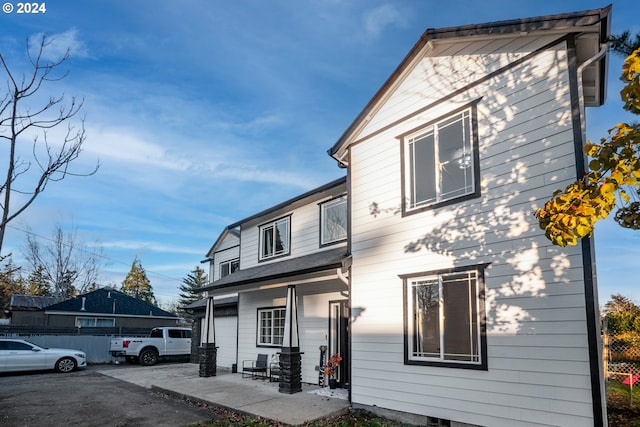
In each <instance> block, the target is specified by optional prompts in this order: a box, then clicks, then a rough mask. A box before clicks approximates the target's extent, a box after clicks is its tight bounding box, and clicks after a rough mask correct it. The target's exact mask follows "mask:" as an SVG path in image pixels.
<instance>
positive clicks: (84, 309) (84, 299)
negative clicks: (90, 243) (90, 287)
mask: <svg viewBox="0 0 640 427" xmlns="http://www.w3.org/2000/svg"><path fill="white" fill-rule="evenodd" d="M86 302H87V297H82V307H80V311H87V309H86V308H84V305H85V304H86Z"/></svg>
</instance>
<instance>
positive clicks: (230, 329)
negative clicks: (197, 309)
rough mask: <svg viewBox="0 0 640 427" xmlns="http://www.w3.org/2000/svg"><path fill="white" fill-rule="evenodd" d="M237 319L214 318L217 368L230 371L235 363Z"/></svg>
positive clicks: (233, 317)
mask: <svg viewBox="0 0 640 427" xmlns="http://www.w3.org/2000/svg"><path fill="white" fill-rule="evenodd" d="M237 333H238V318H237V317H235V316H232V317H216V347H218V366H222V367H226V368H229V369H231V365H233V364H234V363H236V354H237V351H236V350H237V344H238V340H237V338H236V337H237Z"/></svg>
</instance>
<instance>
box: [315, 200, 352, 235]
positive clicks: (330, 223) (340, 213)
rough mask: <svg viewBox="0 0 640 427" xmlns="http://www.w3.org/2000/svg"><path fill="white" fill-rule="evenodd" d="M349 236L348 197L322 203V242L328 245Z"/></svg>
mask: <svg viewBox="0 0 640 427" xmlns="http://www.w3.org/2000/svg"><path fill="white" fill-rule="evenodd" d="M346 238H347V197H346V196H342V197H338V198H336V199H332V200H329V201H328V202H325V203H322V204H321V205H320V244H321V245H328V244H330V243H336V242H340V241H343V240H345V239H346Z"/></svg>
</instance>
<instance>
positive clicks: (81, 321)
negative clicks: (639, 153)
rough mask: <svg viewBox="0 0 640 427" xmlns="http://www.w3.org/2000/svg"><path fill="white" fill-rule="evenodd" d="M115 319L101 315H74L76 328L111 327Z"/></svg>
mask: <svg viewBox="0 0 640 427" xmlns="http://www.w3.org/2000/svg"><path fill="white" fill-rule="evenodd" d="M115 324H116V321H115V319H109V318H101V317H76V327H78V328H113V327H114V326H115Z"/></svg>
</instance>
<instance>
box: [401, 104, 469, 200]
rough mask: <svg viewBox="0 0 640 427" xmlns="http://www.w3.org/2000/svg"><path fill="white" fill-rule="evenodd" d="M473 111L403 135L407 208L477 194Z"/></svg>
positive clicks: (463, 112) (464, 111)
mask: <svg viewBox="0 0 640 427" xmlns="http://www.w3.org/2000/svg"><path fill="white" fill-rule="evenodd" d="M472 113H473V110H472V109H471V108H467V109H465V110H463V111H461V112H459V113H456V114H453V115H451V116H448V117H446V118H444V119H441V120H438V121H436V122H435V123H432V124H430V125H429V126H428V127H427V128H424V129H421V130H420V131H418V132H414V133H413V134H410V135H408V136H406V137H405V138H403V139H404V171H405V172H404V173H405V176H404V192H405V211H412V210H417V209H420V208H424V207H429V206H433V205H435V204H437V203H440V202H444V201H447V200H452V199H457V198H460V197H463V196H468V195H472V194H475V193H476V185H477V184H476V182H475V180H476V169H477V165H476V157H477V156H476V153H474V146H475V145H476V144H475V142H474V138H475V136H474V129H473V128H474V120H473V116H474V115H473V114H472Z"/></svg>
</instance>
